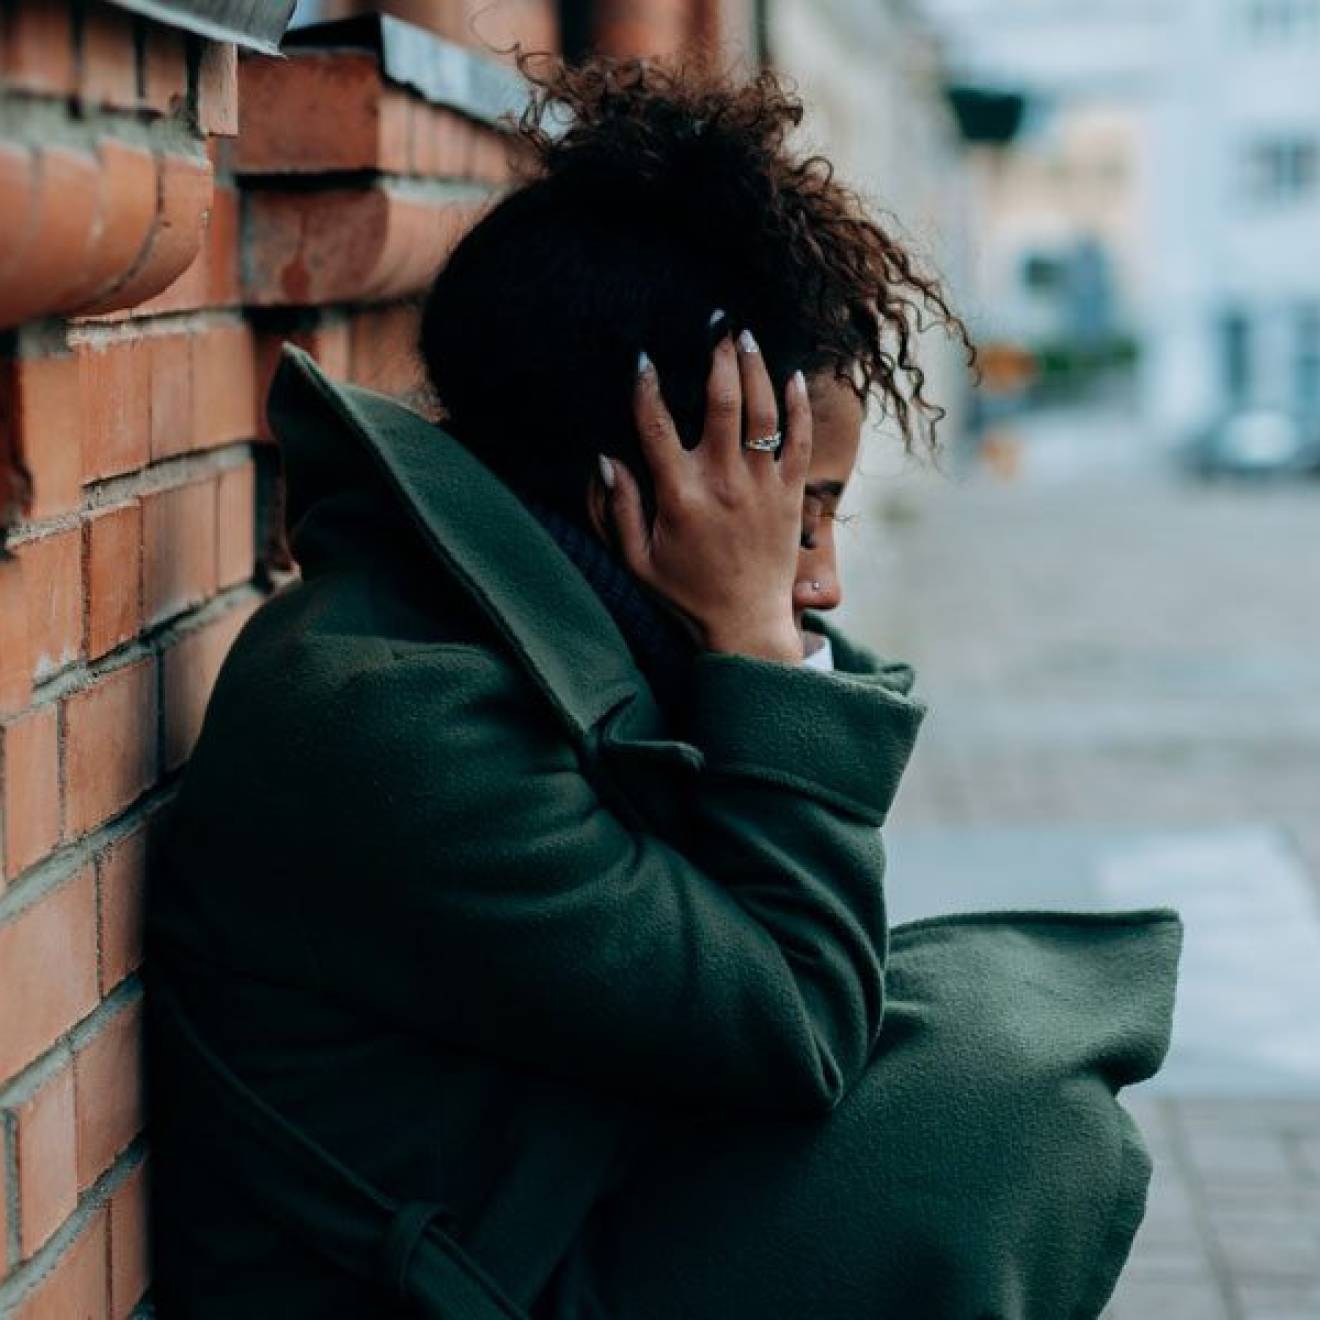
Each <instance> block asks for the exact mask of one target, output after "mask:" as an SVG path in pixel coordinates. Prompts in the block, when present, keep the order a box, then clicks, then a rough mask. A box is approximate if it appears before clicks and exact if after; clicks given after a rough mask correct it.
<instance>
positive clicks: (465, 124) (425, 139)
mask: <svg viewBox="0 0 1320 1320" xmlns="http://www.w3.org/2000/svg"><path fill="white" fill-rule="evenodd" d="M478 131H479V130H478V128H477V125H476V124H475V123H473V121H472V120H470V119H467V118H465V117H464V116H463V115H460V114H457V113H456V112H455V111H453V110H447V109H445V108H444V107H442V106H427V107H424V108H422V109H421V110H420V111H419V114H418V122H417V125H416V127H415V129H414V133H413V171H414V173H417V174H420V175H423V176H425V177H428V178H445V179H453V178H466V177H467V175H468V172H469V168H470V166H471V162H472V155H473V151H474V149H475V142H476V136H477V133H478Z"/></svg>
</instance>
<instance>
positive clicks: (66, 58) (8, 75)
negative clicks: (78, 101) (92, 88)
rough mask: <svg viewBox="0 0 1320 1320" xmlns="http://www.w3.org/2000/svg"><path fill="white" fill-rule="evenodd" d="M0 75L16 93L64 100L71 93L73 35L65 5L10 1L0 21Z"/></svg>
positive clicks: (39, 0)
mask: <svg viewBox="0 0 1320 1320" xmlns="http://www.w3.org/2000/svg"><path fill="white" fill-rule="evenodd" d="M0 25H2V26H0V33H2V34H3V35H2V36H0V72H3V79H0V81H3V82H4V84H5V86H7V87H12V88H14V89H15V90H17V91H24V92H44V93H49V94H51V95H55V96H67V95H69V94H70V93H71V92H72V91H73V90H74V77H75V72H74V63H73V31H72V25H71V23H70V21H69V9H68V6H67V5H62V4H52V3H51V0H12V2H11V3H10V4H8V5H6V6H5V10H4V14H3V17H0Z"/></svg>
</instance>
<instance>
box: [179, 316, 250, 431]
mask: <svg viewBox="0 0 1320 1320" xmlns="http://www.w3.org/2000/svg"><path fill="white" fill-rule="evenodd" d="M256 352H257V348H256V340H255V338H254V336H253V334H252V329H251V327H250V326H248V325H246V324H239V325H231V326H222V327H220V328H219V329H215V330H210V331H208V332H207V333H206V334H205V335H204V336H202V337H199V338H198V339H196V340H195V341H194V343H193V443H194V444H195V445H196V446H197V447H198V448H200V449H206V448H210V447H212V446H214V445H225V444H232V443H233V442H234V441H235V440H251V439H252V438H253V437H254V436H255V435H256V434H257V361H256Z"/></svg>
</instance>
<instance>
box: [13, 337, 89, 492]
mask: <svg viewBox="0 0 1320 1320" xmlns="http://www.w3.org/2000/svg"><path fill="white" fill-rule="evenodd" d="M78 371H79V368H78V360H77V358H75V357H74V356H73V355H72V354H65V355H64V356H61V357H42V358H22V359H19V360H17V361H5V362H0V426H3V427H4V428H5V429H6V430H7V431H8V432H9V433H10V435H11V436H12V437H13V438H14V440H15V441H16V443H17V448H18V452H19V453H20V454H21V455H22V458H23V462H24V464H25V466H26V467H27V469H28V473H29V475H30V476H31V479H32V516H33V517H34V518H48V517H51V516H52V515H55V514H60V513H67V512H69V511H70V510H72V509H76V508H77V507H78V503H79V500H80V499H81V498H82V468H83V458H82V440H83V415H82V411H81V409H80V407H79V403H80V398H79V384H78Z"/></svg>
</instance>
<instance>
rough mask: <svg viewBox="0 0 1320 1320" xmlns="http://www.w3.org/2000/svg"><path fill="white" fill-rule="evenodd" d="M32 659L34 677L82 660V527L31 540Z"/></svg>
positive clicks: (26, 570) (25, 548)
mask: <svg viewBox="0 0 1320 1320" xmlns="http://www.w3.org/2000/svg"><path fill="white" fill-rule="evenodd" d="M17 553H18V555H19V556H20V558H21V559H22V560H23V582H24V589H25V591H26V593H27V612H28V648H29V661H28V662H29V664H30V665H31V672H32V676H33V678H34V679H42V678H45V677H47V676H48V675H50V674H53V673H57V672H58V671H59V670H61V669H64V668H66V667H67V666H68V665H70V664H72V663H73V662H74V661H76V660H77V659H78V657H79V656H80V655H81V654H82V643H83V617H82V616H83V603H82V537H81V534H80V533H79V531H78V529H77V528H71V529H70V530H69V531H67V532H56V533H53V534H52V535H50V536H42V537H39V538H38V539H36V540H33V541H26V542H24V544H23V545H21V546H19V547H18V551H17Z"/></svg>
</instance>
